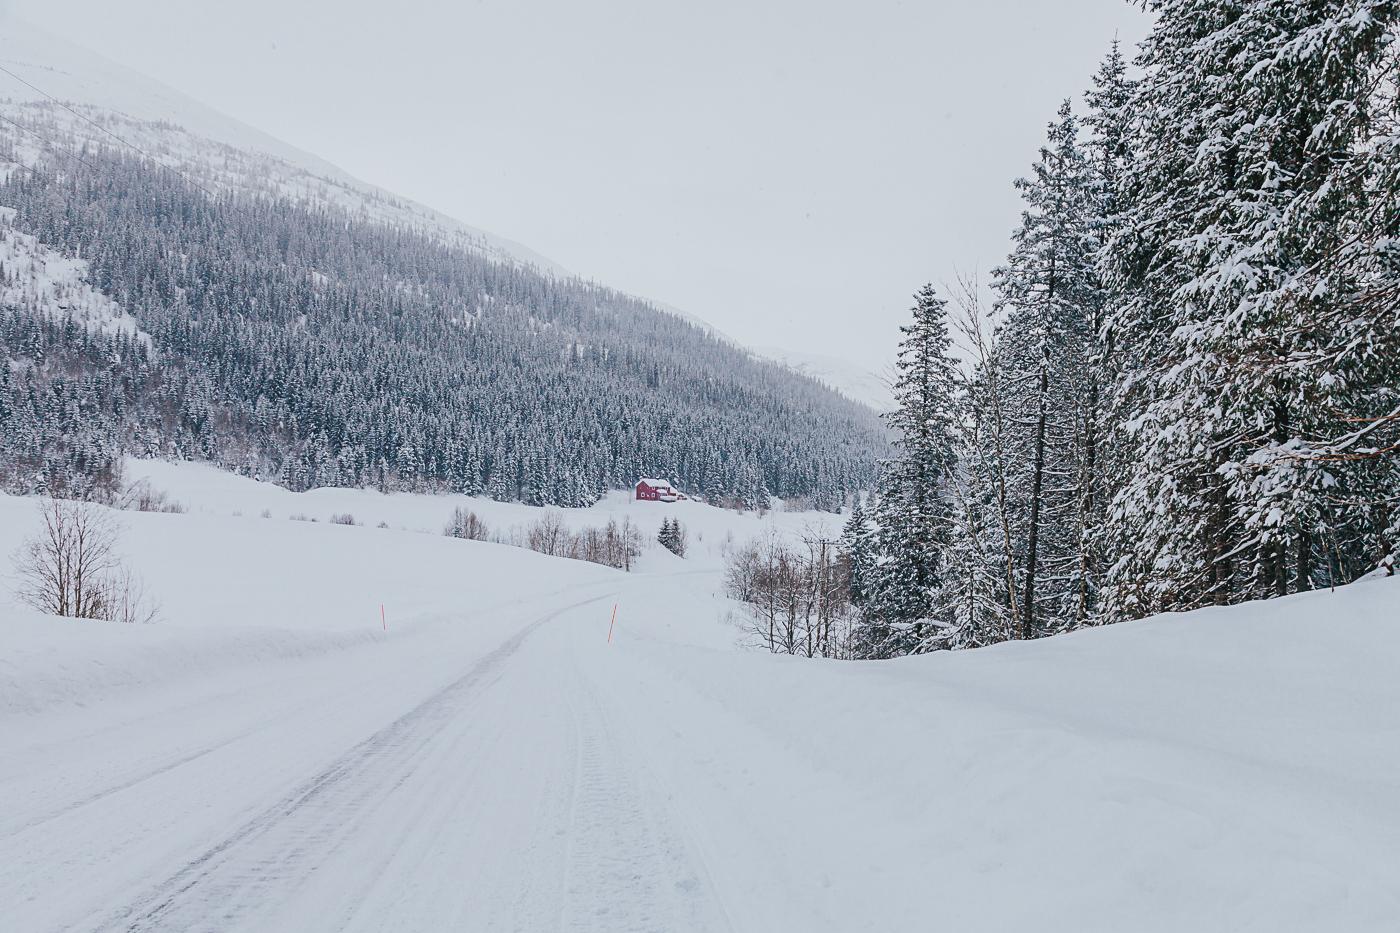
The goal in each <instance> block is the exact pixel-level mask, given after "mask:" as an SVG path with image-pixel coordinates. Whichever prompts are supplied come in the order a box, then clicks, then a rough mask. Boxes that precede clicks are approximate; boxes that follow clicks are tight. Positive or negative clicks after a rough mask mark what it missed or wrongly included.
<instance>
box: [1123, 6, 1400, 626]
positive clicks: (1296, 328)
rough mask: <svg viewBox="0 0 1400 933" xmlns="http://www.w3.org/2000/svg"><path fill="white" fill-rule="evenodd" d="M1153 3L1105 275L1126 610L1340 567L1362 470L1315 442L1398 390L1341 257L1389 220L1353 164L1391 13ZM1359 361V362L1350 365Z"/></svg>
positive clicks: (1184, 602)
mask: <svg viewBox="0 0 1400 933" xmlns="http://www.w3.org/2000/svg"><path fill="white" fill-rule="evenodd" d="M1146 5H1147V7H1148V9H1149V10H1150V11H1152V12H1153V13H1155V14H1156V17H1157V18H1156V22H1155V24H1154V28H1153V32H1152V34H1151V36H1150V37H1149V38H1148V39H1147V41H1146V42H1145V43H1144V44H1143V46H1142V52H1141V55H1140V64H1141V66H1142V68H1143V71H1144V78H1143V80H1142V83H1141V84H1140V86H1139V87H1138V88H1137V90H1136V92H1135V93H1134V95H1133V101H1132V112H1133V119H1132V123H1131V131H1130V137H1129V148H1130V150H1131V151H1132V163H1131V166H1130V167H1129V170H1128V171H1127V172H1126V173H1125V174H1124V178H1123V183H1122V186H1121V188H1120V191H1119V194H1120V196H1121V199H1122V214H1121V217H1120V226H1119V228H1118V229H1117V230H1116V232H1115V233H1114V235H1113V238H1112V241H1111V246H1110V249H1109V250H1108V253H1107V262H1106V268H1107V270H1108V273H1109V278H1110V284H1111V285H1112V286H1113V288H1114V289H1116V291H1117V292H1118V296H1117V297H1116V299H1115V302H1114V307H1113V315H1112V320H1111V322H1110V327H1111V333H1112V335H1113V339H1114V341H1115V349H1116V356H1117V358H1118V360H1119V363H1120V366H1121V368H1122V371H1121V373H1120V374H1119V377H1118V383H1117V388H1116V393H1115V405H1116V407H1117V417H1118V418H1120V419H1121V423H1122V425H1123V429H1124V432H1123V437H1122V439H1121V440H1122V442H1124V443H1126V444H1128V445H1129V446H1130V447H1131V449H1132V454H1133V456H1132V460H1131V463H1130V464H1129V469H1128V470H1127V472H1126V473H1125V475H1124V477H1123V484H1122V487H1121V488H1120V489H1119V490H1118V491H1117V494H1116V496H1115V499H1114V503H1113V507H1112V510H1111V517H1110V522H1111V535H1110V539H1109V541H1110V546H1111V547H1112V548H1113V550H1114V552H1115V554H1116V556H1117V561H1116V563H1115V565H1114V567H1113V569H1112V572H1111V575H1110V586H1109V588H1108V592H1107V594H1106V595H1107V597H1108V598H1107V611H1108V612H1109V613H1110V614H1111V615H1113V616H1115V617H1120V616H1137V615H1144V614H1148V613H1151V612H1156V611H1160V610H1164V609H1181V608H1190V607H1193V606H1198V605H1202V604H1207V603H1225V602H1231V601H1235V600H1239V599H1247V598H1255V597H1260V596H1270V595H1278V594H1283V593H1287V592H1291V591H1295V590H1299V589H1307V588H1309V587H1311V586H1313V585H1315V584H1316V583H1317V582H1318V581H1319V579H1325V576H1326V574H1325V573H1324V569H1323V568H1324V566H1326V568H1327V569H1328V570H1334V571H1336V570H1341V571H1345V568H1343V567H1337V566H1336V564H1338V563H1345V558H1343V559H1342V560H1340V561H1339V560H1338V558H1337V557H1336V554H1337V548H1338V547H1339V546H1340V545H1341V543H1342V541H1343V539H1344V538H1346V537H1350V536H1351V534H1353V533H1354V532H1339V529H1341V528H1343V527H1344V526H1346V525H1348V524H1350V523H1353V522H1354V521H1355V520H1356V516H1357V514H1358V512H1357V509H1356V508H1355V506H1354V505H1346V504H1339V501H1338V499H1339V497H1338V496H1337V495H1336V494H1335V490H1336V489H1337V487H1338V486H1339V485H1345V474H1346V472H1347V471H1346V470H1345V469H1339V468H1338V464H1337V463H1335V462H1330V461H1329V459H1328V458H1327V457H1326V456H1325V455H1317V454H1316V453H1315V448H1316V447H1317V446H1318V445H1316V444H1315V443H1314V442H1313V441H1312V440H1311V439H1316V438H1326V437H1329V436H1332V437H1335V436H1338V435H1339V434H1341V433H1342V432H1340V431H1339V430H1338V429H1339V427H1340V426H1341V425H1344V424H1348V423H1350V422H1349V421H1348V419H1349V418H1352V417H1356V416H1357V413H1356V409H1355V408H1353V407H1351V406H1350V405H1349V406H1348V407H1347V408H1341V409H1338V407H1337V404H1338V402H1339V401H1349V402H1351V403H1352V404H1356V403H1359V402H1360V400H1361V399H1363V398H1368V399H1369V401H1370V403H1372V404H1374V403H1375V402H1376V401H1379V398H1380V397H1381V396H1383V395H1384V393H1381V394H1380V395H1377V393H1375V392H1368V391H1367V389H1366V384H1367V383H1369V382H1371V381H1373V380H1375V379H1378V378H1385V377H1384V376H1383V375H1382V374H1380V373H1378V372H1377V369H1376V367H1374V366H1371V365H1369V364H1368V363H1367V362H1366V356H1367V354H1365V353H1364V352H1355V351H1354V350H1349V349H1347V348H1349V347H1350V348H1355V347H1356V346H1357V345H1358V344H1364V343H1366V342H1368V341H1373V340H1375V339H1377V338H1378V337H1380V339H1383V340H1384V339H1390V338H1386V337H1384V336H1383V335H1378V334H1373V333H1368V330H1369V329H1370V327H1372V326H1374V324H1375V323H1376V318H1375V317H1372V316H1368V315H1366V314H1358V311H1357V308H1358V306H1357V304H1356V302H1355V301H1353V298H1354V296H1355V295H1356V294H1357V292H1356V289H1357V287H1358V285H1359V284H1362V283H1358V282H1356V281H1355V279H1354V275H1355V274H1356V270H1355V268H1353V267H1352V266H1350V265H1348V264H1347V263H1345V262H1339V259H1342V258H1344V257H1346V256H1347V255H1348V250H1349V243H1351V242H1352V239H1351V238H1352V237H1353V236H1354V234H1355V231H1356V228H1357V226H1358V223H1361V224H1363V225H1364V223H1366V220H1362V219H1361V218H1369V217H1370V216H1373V212H1379V213H1382V214H1390V215H1391V217H1392V218H1393V214H1394V206H1393V203H1394V202H1393V200H1391V201H1390V202H1389V204H1388V205H1387V204H1386V203H1385V202H1384V197H1385V195H1386V193H1385V192H1376V191H1368V189H1367V181H1368V176H1367V173H1366V172H1363V171H1355V170H1354V163H1355V161H1356V158H1357V154H1358V145H1359V144H1360V143H1361V142H1362V140H1363V138H1364V135H1365V134H1366V133H1367V132H1368V129H1369V127H1370V126H1371V124H1372V122H1373V114H1372V113H1371V102H1372V101H1373V99H1374V97H1375V91H1374V88H1375V87H1376V86H1377V85H1376V82H1377V79H1378V75H1379V71H1380V67H1381V63H1382V62H1383V59H1384V53H1385V50H1386V48H1387V47H1388V45H1389V43H1390V40H1391V35H1392V33H1393V30H1394V26H1395V22H1396V12H1397V11H1396V4H1395V3H1394V2H1388V0H1385V2H1383V0H1324V2H1314V0H1309V2H1303V0H1257V2H1251V3H1240V2H1235V0H1230V2H1226V0H1149V2H1148V3H1147V4H1146ZM1371 180H1374V179H1371ZM1378 194H1379V195H1380V196H1381V198H1382V201H1381V203H1372V202H1370V200H1369V199H1370V198H1371V197H1374V196H1376V195H1378ZM1388 194H1389V195H1390V197H1392V198H1393V194H1394V192H1393V191H1391V192H1388ZM1362 265H1364V263H1363V264H1362ZM1380 265H1381V266H1382V267H1383V266H1385V265H1386V263H1385V262H1384V261H1383V262H1382V263H1381V264H1380ZM1384 314H1391V315H1393V309H1387V311H1386V312H1384V313H1383V314H1382V316H1384ZM1343 358H1345V359H1347V360H1348V361H1349V362H1350V363H1355V364H1356V366H1355V368H1354V369H1352V368H1350V367H1349V366H1348V367H1343V368H1342V371H1341V372H1338V371H1336V363H1337V362H1338V361H1339V360H1340V359H1343ZM1372 359H1373V360H1374V358H1372ZM1382 368H1383V364H1382ZM1362 407H1363V408H1366V409H1367V411H1369V412H1374V411H1375V409H1374V408H1370V407H1369V406H1368V405H1366V404H1363V405H1362ZM1343 466H1344V465H1343ZM1328 555H1332V556H1331V559H1330V562H1329V561H1327V560H1326V558H1327V557H1328Z"/></svg>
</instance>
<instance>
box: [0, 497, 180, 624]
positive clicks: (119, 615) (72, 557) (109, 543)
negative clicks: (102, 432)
mask: <svg viewBox="0 0 1400 933" xmlns="http://www.w3.org/2000/svg"><path fill="white" fill-rule="evenodd" d="M39 512H40V519H41V522H42V527H41V528H40V530H39V533H38V534H36V535H35V536H33V537H31V538H29V539H28V540H27V541H25V542H24V544H23V545H21V546H20V549H19V551H18V552H17V553H16V554H15V558H14V565H15V572H16V574H17V576H18V578H19V588H18V590H17V594H16V595H18V596H19V598H20V600H21V601H23V602H25V603H26V604H28V605H30V606H33V607H34V608H35V609H38V610H39V611H41V612H47V613H51V614H53V615H58V616H65V617H67V618H74V619H104V620H109V621H120V622H151V621H154V619H155V617H156V614H157V610H156V607H155V605H154V604H153V603H152V602H151V600H149V599H148V598H147V596H146V593H145V586H144V585H143V584H142V583H141V581H140V579H139V578H137V577H136V576H135V575H134V574H132V573H131V571H130V570H129V569H128V568H127V567H126V566H125V565H124V564H123V563H122V561H121V557H120V555H119V554H118V552H117V545H118V543H119V538H120V529H119V528H118V526H117V523H116V521H115V520H114V519H113V518H112V516H111V514H110V513H109V512H106V511H104V510H102V509H100V508H98V507H97V506H94V505H92V504H90V503H87V502H77V501H72V500H64V499H51V500H47V501H45V502H44V503H43V505H42V506H40V510H39Z"/></svg>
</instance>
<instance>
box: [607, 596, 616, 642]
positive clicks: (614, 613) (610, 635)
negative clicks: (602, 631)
mask: <svg viewBox="0 0 1400 933" xmlns="http://www.w3.org/2000/svg"><path fill="white" fill-rule="evenodd" d="M616 624H617V603H613V614H612V621H611V622H609V623H608V644H610V645H611V644H612V633H613V626H614V625H616Z"/></svg>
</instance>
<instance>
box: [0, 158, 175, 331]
mask: <svg viewBox="0 0 1400 933" xmlns="http://www.w3.org/2000/svg"><path fill="white" fill-rule="evenodd" d="M6 167H7V166H6V164H5V163H0V174H3V173H4V171H5V169H6ZM13 215H14V210H13V209H12V208H8V207H3V206H0V307H17V306H22V307H30V308H37V309H39V311H40V313H41V314H45V315H47V316H49V317H50V318H53V319H54V320H64V319H71V320H73V321H74V322H75V323H78V324H81V325H83V326H85V327H87V328H88V329H89V330H92V331H96V332H98V333H103V334H116V333H123V334H126V335H128V336H133V337H139V338H140V339H143V340H146V341H148V342H149V340H150V338H149V336H148V335H147V334H145V333H143V332H142V331H141V328H140V327H139V326H138V325H137V322H136V319H135V318H133V317H132V316H131V315H130V314H127V313H126V311H124V310H123V309H122V307H121V305H119V304H117V303H116V302H115V301H113V300H112V299H111V298H109V297H108V296H107V295H104V294H102V293H101V292H99V291H97V290H96V289H95V288H93V287H92V285H91V284H90V283H89V281H88V268H87V263H86V262H85V261H84V260H82V259H77V258H73V257H68V256H64V255H62V254H61V253H59V252H58V251H56V250H54V249H51V248H50V247H48V246H45V245H44V244H43V243H40V242H39V241H38V240H37V239H35V238H34V237H32V236H29V235H28V234H24V233H20V232H19V231H17V230H14V229H13V228H11V226H10V221H11V218H12V217H13Z"/></svg>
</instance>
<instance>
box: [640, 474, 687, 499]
mask: <svg viewBox="0 0 1400 933" xmlns="http://www.w3.org/2000/svg"><path fill="white" fill-rule="evenodd" d="M684 498H685V496H683V495H681V493H680V492H679V491H678V490H677V489H676V487H675V486H673V485H671V483H670V482H669V481H667V480H664V479H646V478H643V479H639V480H637V501H639V502H678V501H680V500H681V499H684Z"/></svg>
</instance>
